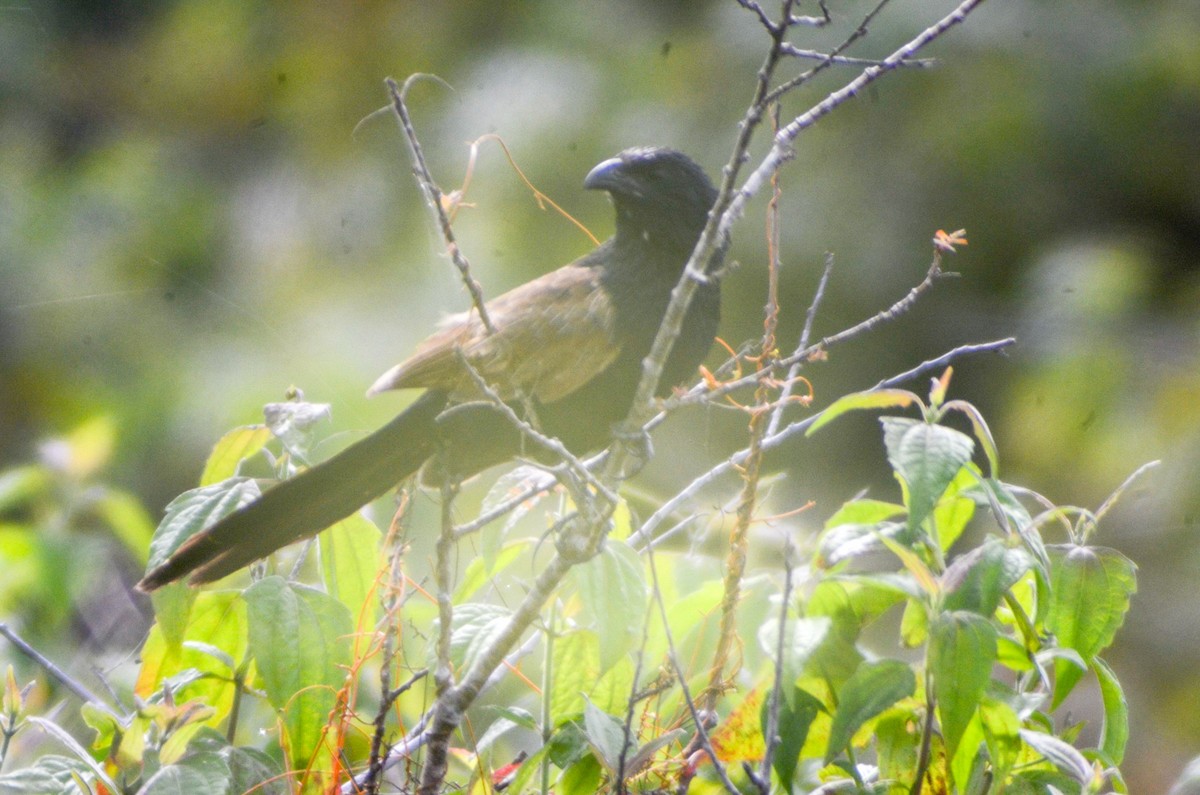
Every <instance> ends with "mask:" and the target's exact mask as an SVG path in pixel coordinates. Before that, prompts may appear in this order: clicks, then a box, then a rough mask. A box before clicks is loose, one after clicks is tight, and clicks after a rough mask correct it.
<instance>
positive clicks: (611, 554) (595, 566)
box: [570, 538, 649, 673]
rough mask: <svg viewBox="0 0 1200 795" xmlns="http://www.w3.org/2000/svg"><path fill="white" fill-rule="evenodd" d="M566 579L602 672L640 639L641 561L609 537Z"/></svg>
mask: <svg viewBox="0 0 1200 795" xmlns="http://www.w3.org/2000/svg"><path fill="white" fill-rule="evenodd" d="M570 576H571V579H572V580H573V581H574V583H575V587H576V588H577V589H578V591H579V597H580V601H581V602H582V603H583V614H582V615H581V617H580V619H581V621H582V622H583V623H584V624H585V625H586V626H588V628H589V629H591V630H592V631H594V632H595V633H596V634H597V635H598V636H599V638H600V672H601V673H603V672H604V671H607V670H608V669H609V668H610V667H611V666H612V665H613V664H614V663H616V661H617V660H619V659H620V658H621V657H623V656H625V654H626V653H628V652H629V650H630V649H632V648H634V647H635V646H636V645H637V644H638V642H639V641H641V639H642V627H643V626H644V625H645V622H646V602H647V599H648V597H649V589H648V588H647V586H646V575H645V570H644V567H643V565H642V559H641V558H640V557H639V556H638V553H637V552H635V551H634V549H633V547H631V546H629V544H628V543H626V542H624V541H616V540H613V539H611V538H610V539H609V540H608V541H607V543H605V545H604V548H603V549H602V550H601V551H600V554H599V555H596V556H595V557H594V558H592V559H591V560H589V561H587V562H586V563H583V564H581V565H579V566H576V567H575V568H573V569H572V570H571V575H570Z"/></svg>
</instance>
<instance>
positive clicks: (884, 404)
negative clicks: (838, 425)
mask: <svg viewBox="0 0 1200 795" xmlns="http://www.w3.org/2000/svg"><path fill="white" fill-rule="evenodd" d="M914 403H915V404H916V405H918V406H922V407H924V404H923V403H921V398H919V397H917V396H916V395H915V394H913V393H912V392H909V391H907V390H904V389H874V390H871V391H869V392H855V393H854V394H853V395H846V396H845V397H842V398H839V399H837V400H835V401H833V403H831V404H830V405H829V407H828V408H826V409H825V410H824V411H822V412H821V413H820V414H819V415H818V416H817V419H816V420H815V421H814V422H813V424H812V425H810V426H809V427H808V430H807V431H805V432H804V435H805V436H812V435H813V434H814V433H816V432H817V430H818V429H819V428H823V427H825V426H826V425H828V424H829V423H831V422H833V421H834V420H835V419H837V418H838V417H840V416H842V415H843V414H845V413H846V412H848V411H855V410H857V409H890V408H908V407H909V406H911V405H913V404H914Z"/></svg>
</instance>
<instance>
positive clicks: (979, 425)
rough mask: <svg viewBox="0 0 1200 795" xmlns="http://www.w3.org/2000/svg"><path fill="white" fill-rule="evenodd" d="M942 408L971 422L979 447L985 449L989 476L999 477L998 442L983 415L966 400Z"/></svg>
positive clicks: (955, 401) (952, 402)
mask: <svg viewBox="0 0 1200 795" xmlns="http://www.w3.org/2000/svg"><path fill="white" fill-rule="evenodd" d="M942 408H943V410H954V411H961V412H962V413H963V414H964V415H966V417H967V419H969V420H970V421H971V428H972V429H973V430H974V431H975V438H976V439H978V440H979V445H980V446H981V447H982V448H983V454H984V456H985V457H986V458H987V461H988V475H989V476H990V477H993V478H995V477H999V476H1000V475H999V473H1000V454H999V452H997V450H996V440H995V439H994V438H992V430H991V428H989V427H988V424H987V422H986V421H985V420H984V419H983V414H981V413H980V411H979V409H977V408H976V407H975V406H973V405H971V404H970V403H967V402H966V401H965V400H951V401H950V402H948V403H946V404H945V405H944V406H943V407H942Z"/></svg>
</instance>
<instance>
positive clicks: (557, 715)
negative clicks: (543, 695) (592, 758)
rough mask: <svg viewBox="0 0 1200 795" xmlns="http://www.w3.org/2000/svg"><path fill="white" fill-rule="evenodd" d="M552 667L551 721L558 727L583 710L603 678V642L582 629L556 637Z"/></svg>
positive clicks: (590, 632)
mask: <svg viewBox="0 0 1200 795" xmlns="http://www.w3.org/2000/svg"><path fill="white" fill-rule="evenodd" d="M551 666H552V671H553V674H554V675H553V677H552V679H551V685H550V692H549V694H548V695H549V698H550V722H551V725H558V724H559V723H560V722H561V721H562V720H564V719H566V718H570V717H572V716H575V715H578V714H579V713H580V712H582V711H583V709H584V704H585V699H586V697H587V695H588V694H589V693H590V692H591V690H592V687H593V686H594V685H595V684H596V681H597V680H598V679H599V678H600V640H599V638H598V637H597V635H596V633H595V632H592V631H591V630H587V629H579V630H573V631H571V632H565V633H562V634H561V635H559V636H558V637H556V638H555V639H554V648H553V654H552V656H551ZM626 695H628V693H627V694H626ZM588 703H590V702H588ZM604 706H606V705H602V706H601V707H598V708H599V709H603V708H604Z"/></svg>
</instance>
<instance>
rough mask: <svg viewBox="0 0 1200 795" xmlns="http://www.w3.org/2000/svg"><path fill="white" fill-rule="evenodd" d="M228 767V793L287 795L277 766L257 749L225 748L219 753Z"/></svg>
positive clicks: (285, 786)
mask: <svg viewBox="0 0 1200 795" xmlns="http://www.w3.org/2000/svg"><path fill="white" fill-rule="evenodd" d="M221 755H222V756H223V757H225V762H226V764H227V765H229V773H230V777H229V791H230V793H234V794H236V795H241V793H254V795H288V785H287V780H286V779H285V778H284V777H282V776H281V775H280V770H279V765H278V764H276V762H275V760H274V759H272V758H271V757H270V756H268V755H267V754H265V753H263V752H262V751H259V750H258V749H257V748H225V749H223V750H222V751H221Z"/></svg>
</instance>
